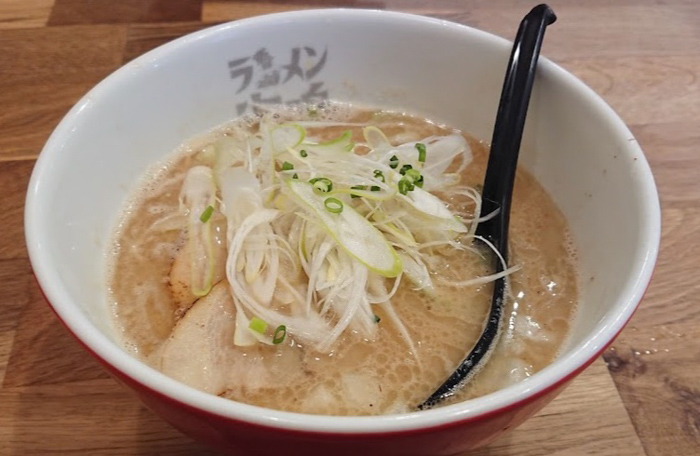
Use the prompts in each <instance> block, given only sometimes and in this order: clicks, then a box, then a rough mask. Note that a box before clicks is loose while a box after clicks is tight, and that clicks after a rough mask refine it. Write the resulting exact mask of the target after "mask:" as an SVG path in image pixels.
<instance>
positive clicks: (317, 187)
mask: <svg viewBox="0 0 700 456" xmlns="http://www.w3.org/2000/svg"><path fill="white" fill-rule="evenodd" d="M309 183H310V184H311V185H313V188H314V192H316V193H328V192H330V191H331V190H333V182H332V181H331V180H330V179H328V178H326V177H314V178H313V179H311V180H310V181H309Z"/></svg>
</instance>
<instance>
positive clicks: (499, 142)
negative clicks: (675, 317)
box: [418, 4, 556, 409]
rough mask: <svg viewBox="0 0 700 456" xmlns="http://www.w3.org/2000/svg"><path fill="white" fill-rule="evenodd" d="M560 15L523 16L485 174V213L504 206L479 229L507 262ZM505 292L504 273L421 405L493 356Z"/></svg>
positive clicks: (539, 9) (444, 394) (449, 391)
mask: <svg viewBox="0 0 700 456" xmlns="http://www.w3.org/2000/svg"><path fill="white" fill-rule="evenodd" d="M555 20H556V16H555V15H554V11H552V9H551V8H550V7H549V6H547V5H545V4H541V5H538V6H536V7H534V8H533V9H532V10H531V11H530V12H529V13H528V14H527V15H526V16H525V17H524V18H523V20H522V21H521V22H520V27H519V28H518V33H517V35H516V38H515V41H514V43H513V50H512V52H511V55H510V61H509V63H508V68H507V69H506V77H505V81H504V83H503V90H502V92H501V100H500V103H499V106H498V113H497V115H496V122H495V125H494V131H493V138H492V140H491V151H490V153H489V162H488V166H487V168H486V177H485V179H484V189H483V194H482V207H481V216H482V217H483V216H485V215H488V214H491V213H492V212H494V211H495V210H499V212H498V214H497V215H496V216H495V217H493V218H491V219H490V220H487V221H485V222H482V223H480V224H479V226H478V227H477V230H476V234H477V235H478V236H483V237H484V238H486V239H488V240H489V241H490V242H492V243H493V244H494V245H495V247H496V248H497V249H498V252H499V253H500V254H501V256H502V257H503V260H504V262H506V263H507V262H508V225H509V223H510V202H511V197H512V194H513V184H514V181H515V170H516V166H517V163H518V153H519V151H520V141H521V139H522V136H523V129H524V126H525V117H526V115H527V108H528V104H529V101H530V93H531V91H532V84H533V82H534V78H535V70H536V68H537V59H538V57H539V53H540V49H541V48H542V40H543V39H544V31H545V28H546V27H547V26H548V25H550V24H552V23H553V22H554V21H555ZM501 271H503V265H502V264H501V262H500V261H498V260H496V272H501ZM505 294H506V280H505V278H500V279H498V280H496V281H495V283H494V290H493V299H492V301H491V307H490V310H489V316H488V319H487V321H486V325H485V326H484V329H483V331H482V333H481V336H480V337H479V340H478V341H477V342H476V344H475V345H474V347H473V348H472V350H471V351H470V352H469V354H468V355H467V357H466V358H464V360H463V361H462V362H461V363H460V364H459V366H457V369H456V370H455V372H454V373H452V375H451V376H450V377H449V378H448V379H447V380H445V382H444V383H443V384H442V385H441V386H440V387H439V388H438V389H437V390H436V391H435V392H434V393H433V394H432V395H431V396H430V397H429V398H428V399H426V400H425V401H424V402H423V403H422V404H420V405H419V406H418V408H419V409H425V408H429V407H432V406H433V405H435V404H437V403H439V402H442V401H443V400H445V399H447V398H448V397H450V396H452V395H454V394H455V392H456V391H457V390H458V389H459V388H460V387H461V386H462V385H464V383H465V382H466V381H467V380H468V379H469V377H470V375H471V374H473V373H475V372H476V369H475V368H477V367H479V366H480V365H481V364H483V363H484V362H485V361H486V360H487V359H488V356H489V354H490V353H491V350H492V349H493V347H494V345H495V344H496V341H497V339H498V334H499V329H500V326H501V316H502V314H503V306H504V302H505Z"/></svg>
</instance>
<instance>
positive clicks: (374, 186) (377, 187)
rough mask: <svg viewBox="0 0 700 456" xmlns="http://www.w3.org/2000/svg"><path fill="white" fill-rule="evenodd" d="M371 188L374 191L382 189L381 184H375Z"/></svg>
mask: <svg viewBox="0 0 700 456" xmlns="http://www.w3.org/2000/svg"><path fill="white" fill-rule="evenodd" d="M369 189H370V190H371V191H373V192H378V191H379V190H381V187H380V186H379V185H373V186H371V187H370V188H369Z"/></svg>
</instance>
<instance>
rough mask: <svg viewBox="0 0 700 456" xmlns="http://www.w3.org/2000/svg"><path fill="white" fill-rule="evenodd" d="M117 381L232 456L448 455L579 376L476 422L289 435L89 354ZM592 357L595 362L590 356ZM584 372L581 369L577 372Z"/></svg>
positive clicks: (482, 440) (523, 414) (529, 411)
mask: <svg viewBox="0 0 700 456" xmlns="http://www.w3.org/2000/svg"><path fill="white" fill-rule="evenodd" d="M93 356H95V357H96V358H97V359H98V361H100V362H101V363H102V364H103V365H104V366H105V367H106V368H107V370H108V371H109V372H110V373H111V374H112V375H113V376H114V377H115V378H116V379H117V380H119V381H120V383H122V384H124V385H126V386H127V387H129V388H131V389H132V390H134V391H135V392H136V393H137V395H138V396H139V398H140V399H141V401H142V402H143V403H144V404H145V405H146V406H147V407H148V408H149V409H151V410H152V411H153V412H155V413H156V414H158V415H159V416H160V417H161V418H163V419H164V420H165V421H167V422H168V423H170V424H171V425H172V426H173V427H174V428H176V429H178V430H179V431H181V432H182V433H184V434H186V435H188V436H190V437H192V438H193V439H195V440H197V441H199V442H202V443H204V444H206V445H209V446H211V447H213V448H216V449H217V450H219V451H222V452H224V453H225V454H230V455H232V456H279V455H280V454H294V455H297V454H303V455H307V456H328V455H333V456H357V455H362V456H389V455H401V456H427V455H431V456H433V455H434V456H448V455H455V454H460V453H462V452H464V451H466V450H469V449H473V448H477V447H481V446H484V445H487V444H489V443H491V442H492V441H493V440H495V439H497V438H498V437H500V436H501V435H503V434H504V433H506V432H508V431H510V430H512V429H514V428H516V427H517V426H519V425H520V424H522V423H523V422H524V421H525V420H527V419H528V418H529V417H531V416H532V415H534V414H535V413H537V412H538V411H539V410H540V409H542V408H543V407H544V406H545V405H547V404H548V403H549V402H550V401H551V400H552V399H554V398H555V397H556V396H557V395H558V394H559V393H560V392H561V391H562V390H564V388H566V386H567V385H568V384H569V383H570V381H571V380H572V379H573V378H574V377H575V376H576V375H577V374H578V372H576V373H574V374H572V375H571V376H569V377H567V378H566V379H565V380H563V381H562V382H560V383H558V384H556V385H554V386H552V387H551V388H550V389H548V390H546V391H544V392H542V393H541V394H539V395H537V396H534V397H531V398H528V399H526V400H523V401H521V402H519V403H517V404H513V405H511V406H509V407H506V408H503V409H500V410H497V411H495V412H492V413H490V414H487V415H481V416H479V417H476V418H471V419H465V420H461V421H455V422H454V423H450V424H449V425H443V426H437V427H432V428H426V429H420V430H412V431H404V432H391V433H381V434H356V433H355V434H341V433H318V432H303V431H290V430H285V429H279V428H273V427H268V426H260V425H255V424H251V423H246V422H243V421H239V420H234V419H231V418H227V417H223V416H219V415H214V414H212V413H209V412H206V411H203V410H200V409H197V408H194V407H192V406H190V405H188V404H184V403H182V402H179V401H177V400H175V399H173V398H171V397H168V396H165V395H163V394H161V393H159V392H158V391H155V390H153V389H151V388H148V387H147V386H145V385H143V384H141V383H139V382H137V381H135V380H133V379H132V378H130V377H128V376H126V375H124V374H123V373H121V372H118V371H116V370H115V369H114V368H112V367H111V366H109V365H108V364H107V363H106V362H105V361H104V360H103V359H101V358H99V357H98V356H97V355H95V354H94V353H93ZM594 359H595V358H594ZM592 361H593V360H591V362H592ZM581 370H583V368H582V369H581Z"/></svg>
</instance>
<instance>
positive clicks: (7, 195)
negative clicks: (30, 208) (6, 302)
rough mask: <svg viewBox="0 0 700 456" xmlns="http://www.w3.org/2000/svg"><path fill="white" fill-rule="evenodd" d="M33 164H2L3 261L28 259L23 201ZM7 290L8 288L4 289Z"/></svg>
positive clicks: (0, 253)
mask: <svg viewBox="0 0 700 456" xmlns="http://www.w3.org/2000/svg"><path fill="white" fill-rule="evenodd" d="M33 167H34V161H33V160H32V161H20V162H2V161H0V182H2V192H0V226H2V227H3V228H2V232H3V235H2V236H1V237H0V260H8V259H17V258H26V257H27V249H26V246H25V242H24V200H25V195H26V192H27V184H28V182H29V175H30V174H31V172H32V168H33ZM2 289H3V290H6V288H2Z"/></svg>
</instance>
